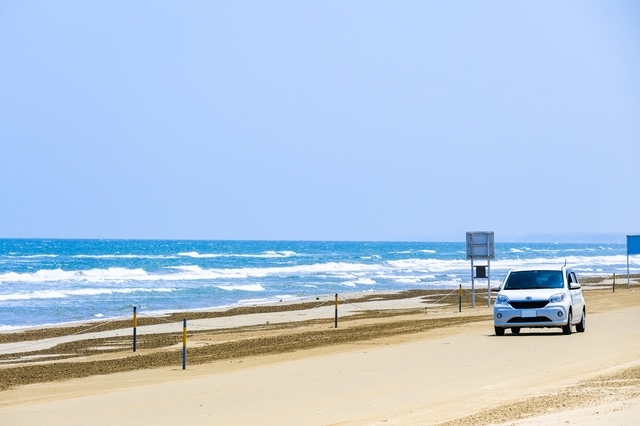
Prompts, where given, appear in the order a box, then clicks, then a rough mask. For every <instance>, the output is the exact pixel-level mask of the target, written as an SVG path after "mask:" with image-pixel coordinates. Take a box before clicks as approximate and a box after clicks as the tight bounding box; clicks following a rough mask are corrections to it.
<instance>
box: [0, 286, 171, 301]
mask: <svg viewBox="0 0 640 426" xmlns="http://www.w3.org/2000/svg"><path fill="white" fill-rule="evenodd" d="M172 291H173V289H171V288H153V289H152V288H122V289H110V288H85V289H77V290H38V291H32V292H18V293H10V294H0V301H7V300H33V299H64V298H67V297H72V296H100V295H105V294H129V293H151V292H160V293H168V292H172Z"/></svg>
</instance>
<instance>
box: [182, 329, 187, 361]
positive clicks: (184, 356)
mask: <svg viewBox="0 0 640 426" xmlns="http://www.w3.org/2000/svg"><path fill="white" fill-rule="evenodd" d="M186 368H187V319H186V318H183V319H182V369H183V370H185V369H186Z"/></svg>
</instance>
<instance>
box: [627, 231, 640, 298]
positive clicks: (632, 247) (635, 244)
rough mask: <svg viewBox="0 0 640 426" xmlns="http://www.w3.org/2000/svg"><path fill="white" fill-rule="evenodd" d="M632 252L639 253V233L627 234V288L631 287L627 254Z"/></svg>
mask: <svg viewBox="0 0 640 426" xmlns="http://www.w3.org/2000/svg"><path fill="white" fill-rule="evenodd" d="M632 254H640V235H627V288H631V280H630V278H629V277H630V275H629V256H630V255H632Z"/></svg>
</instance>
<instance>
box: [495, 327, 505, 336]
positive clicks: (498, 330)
mask: <svg viewBox="0 0 640 426" xmlns="http://www.w3.org/2000/svg"><path fill="white" fill-rule="evenodd" d="M493 328H494V329H495V331H496V336H504V328H502V327H493Z"/></svg>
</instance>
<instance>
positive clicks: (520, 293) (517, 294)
mask: <svg viewBox="0 0 640 426" xmlns="http://www.w3.org/2000/svg"><path fill="white" fill-rule="evenodd" d="M562 292H564V289H562V288H545V289H536V290H501V291H500V293H499V294H502V295H504V296H507V297H508V298H509V300H526V299H527V297H531V300H547V299H549V298H550V297H551V296H553V295H554V294H558V293H562Z"/></svg>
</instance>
